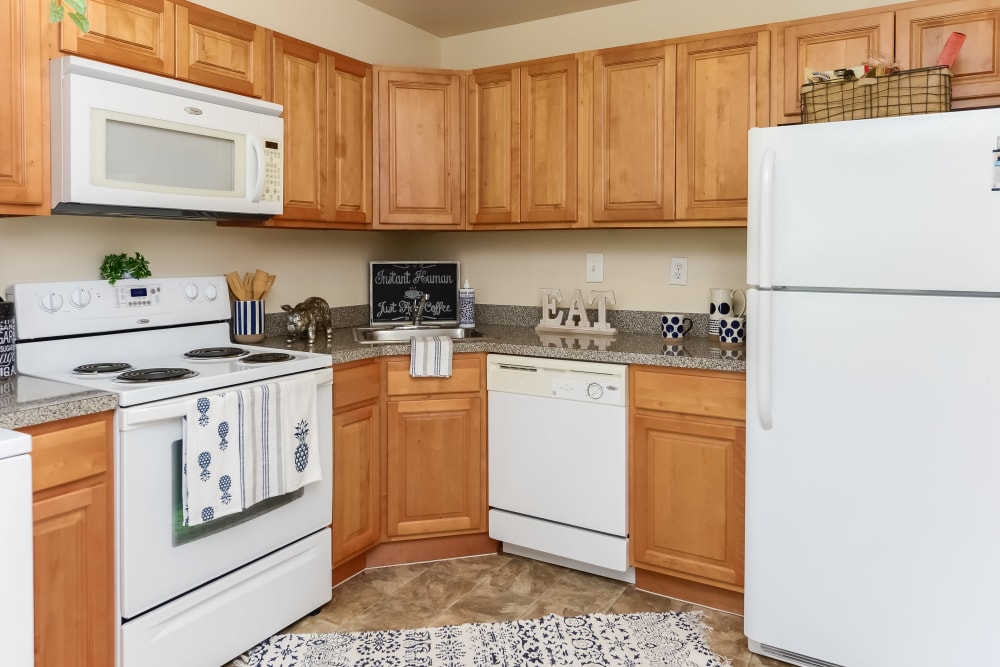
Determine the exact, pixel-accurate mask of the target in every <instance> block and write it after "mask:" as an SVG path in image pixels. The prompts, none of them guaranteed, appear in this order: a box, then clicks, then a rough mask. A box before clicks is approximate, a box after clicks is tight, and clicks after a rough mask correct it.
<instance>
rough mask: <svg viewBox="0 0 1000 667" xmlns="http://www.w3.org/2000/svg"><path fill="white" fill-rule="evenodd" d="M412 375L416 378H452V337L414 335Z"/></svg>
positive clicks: (411, 343)
mask: <svg viewBox="0 0 1000 667" xmlns="http://www.w3.org/2000/svg"><path fill="white" fill-rule="evenodd" d="M410 376H411V377H415V378H450V377H451V338H448V337H447V336H412V337H411V338H410Z"/></svg>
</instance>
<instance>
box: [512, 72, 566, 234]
mask: <svg viewBox="0 0 1000 667" xmlns="http://www.w3.org/2000/svg"><path fill="white" fill-rule="evenodd" d="M520 74H521V86H520V87H521V90H520V92H521V102H520V106H521V109H520V114H521V142H520V154H521V155H520V157H521V159H520V176H521V178H520V193H521V218H520V219H521V220H522V221H523V222H553V221H555V222H560V221H570V222H571V221H574V220H576V204H577V201H576V195H577V178H578V174H577V169H578V164H577V143H578V141H579V136H578V133H577V128H578V124H577V115H578V112H577V104H578V94H577V89H578V76H579V65H578V62H577V59H576V58H575V57H573V58H564V59H562V60H554V61H551V62H543V63H537V64H533V65H525V66H523V67H521V68H520Z"/></svg>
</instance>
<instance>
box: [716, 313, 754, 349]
mask: <svg viewBox="0 0 1000 667" xmlns="http://www.w3.org/2000/svg"><path fill="white" fill-rule="evenodd" d="M746 342H747V321H746V318H745V317H724V318H722V319H721V320H719V345H743V344H744V343H746Z"/></svg>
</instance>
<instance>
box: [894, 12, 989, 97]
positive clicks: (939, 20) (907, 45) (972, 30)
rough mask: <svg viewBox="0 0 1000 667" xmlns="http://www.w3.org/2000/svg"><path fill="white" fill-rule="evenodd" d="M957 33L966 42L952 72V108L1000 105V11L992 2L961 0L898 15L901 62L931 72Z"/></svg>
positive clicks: (907, 66) (897, 35)
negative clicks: (931, 67)
mask: <svg viewBox="0 0 1000 667" xmlns="http://www.w3.org/2000/svg"><path fill="white" fill-rule="evenodd" d="M953 32H961V33H965V36H966V37H965V43H964V44H963V45H962V50H961V51H959V54H958V58H957V59H956V60H955V64H954V65H953V66H952V67H951V74H952V81H951V92H952V105H951V106H952V108H953V109H969V108H975V107H987V106H995V105H998V104H1000V6H997V3H996V2H993V1H991V0H955V2H940V3H934V4H925V5H919V6H915V7H909V8H907V9H900V10H897V11H896V62H898V63H899V66H900V67H902V68H903V69H913V68H918V67H929V66H931V65H934V64H935V63H936V62H937V58H938V54H939V53H940V52H941V47H942V46H944V43H945V42H946V41H947V40H948V37H949V36H950V35H951V33H953Z"/></svg>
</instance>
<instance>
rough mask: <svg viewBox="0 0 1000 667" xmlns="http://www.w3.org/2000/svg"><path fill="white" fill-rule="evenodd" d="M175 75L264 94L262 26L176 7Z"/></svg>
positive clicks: (235, 91) (189, 79) (246, 92)
mask: <svg viewBox="0 0 1000 667" xmlns="http://www.w3.org/2000/svg"><path fill="white" fill-rule="evenodd" d="M176 25H177V27H176V35H177V78H178V79H185V80H187V81H191V82H194V83H200V84H203V85H206V86H211V87H213V88H221V89H222V90H228V91H231V92H234V93H239V94H240V95H249V96H251V97H263V96H264V83H265V78H266V75H265V71H264V49H265V42H264V28H262V27H260V26H257V25H254V24H252V23H247V22H245V21H238V20H236V19H234V18H233V17H232V16H226V15H225V14H220V13H219V12H214V11H212V10H209V9H203V8H201V7H197V6H195V5H191V6H188V5H178V6H177V22H176Z"/></svg>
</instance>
